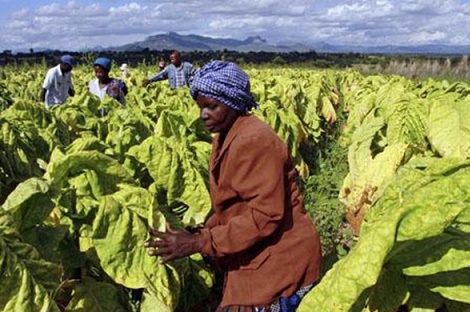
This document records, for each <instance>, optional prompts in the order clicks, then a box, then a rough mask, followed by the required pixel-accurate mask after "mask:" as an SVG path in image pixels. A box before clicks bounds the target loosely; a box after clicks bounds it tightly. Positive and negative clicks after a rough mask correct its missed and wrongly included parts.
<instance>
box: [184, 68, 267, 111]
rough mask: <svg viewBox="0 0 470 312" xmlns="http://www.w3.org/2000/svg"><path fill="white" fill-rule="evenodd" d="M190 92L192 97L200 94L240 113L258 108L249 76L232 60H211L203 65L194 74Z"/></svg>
mask: <svg viewBox="0 0 470 312" xmlns="http://www.w3.org/2000/svg"><path fill="white" fill-rule="evenodd" d="M190 92H191V96H192V97H193V99H196V96H197V95H198V94H201V95H202V96H205V97H210V98H214V99H216V100H218V101H220V102H222V103H223V104H225V105H227V106H228V107H230V108H231V109H234V110H236V111H238V112H242V113H246V112H248V111H250V110H251V109H252V108H258V104H257V103H256V101H255V99H254V97H253V95H252V94H251V92H250V78H249V77H248V75H247V74H246V73H245V72H244V71H243V70H241V69H240V68H239V67H238V66H237V64H235V63H232V62H225V61H212V62H210V63H208V64H206V65H205V66H203V67H202V68H201V69H200V70H198V71H197V72H196V73H195V74H194V78H193V81H192V84H191V90H190Z"/></svg>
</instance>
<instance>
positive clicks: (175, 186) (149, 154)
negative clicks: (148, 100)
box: [128, 137, 211, 225]
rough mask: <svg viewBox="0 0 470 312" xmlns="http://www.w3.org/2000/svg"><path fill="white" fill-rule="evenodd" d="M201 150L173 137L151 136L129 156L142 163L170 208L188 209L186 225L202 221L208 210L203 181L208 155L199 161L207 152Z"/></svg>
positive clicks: (205, 177) (184, 220)
mask: <svg viewBox="0 0 470 312" xmlns="http://www.w3.org/2000/svg"><path fill="white" fill-rule="evenodd" d="M205 145H207V144H205ZM200 147H201V145H200V144H199V145H195V144H191V142H188V141H185V140H183V141H180V140H177V139H176V138H156V137H151V138H149V139H147V140H145V141H144V142H143V143H142V144H141V145H140V146H138V147H135V148H133V149H132V150H131V151H129V153H128V154H129V155H131V156H132V157H135V158H136V159H137V160H138V161H139V162H140V163H142V164H145V166H146V167H147V168H148V171H149V173H150V175H151V176H152V178H153V179H154V181H155V184H156V186H157V188H158V189H164V190H166V191H167V194H166V197H167V201H168V206H169V207H171V206H175V205H181V203H182V204H185V205H186V206H188V207H189V209H188V210H187V211H185V213H184V215H183V222H184V223H185V224H186V225H189V224H197V223H201V222H203V221H204V219H205V217H206V215H207V213H208V212H209V210H210V207H211V204H210V196H209V191H208V188H207V185H206V180H205V179H207V176H208V174H207V172H208V169H207V167H208V162H206V161H205V160H206V159H207V157H208V156H206V158H204V159H200V158H198V156H199V155H201V153H205V152H206V151H207V149H203V150H200Z"/></svg>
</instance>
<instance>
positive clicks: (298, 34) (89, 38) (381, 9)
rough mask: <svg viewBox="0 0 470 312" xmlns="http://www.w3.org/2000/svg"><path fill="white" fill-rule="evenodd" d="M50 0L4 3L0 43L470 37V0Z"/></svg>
mask: <svg viewBox="0 0 470 312" xmlns="http://www.w3.org/2000/svg"><path fill="white" fill-rule="evenodd" d="M52 1H53V0H51V4H48V5H42V6H40V5H37V6H36V7H35V6H34V5H29V6H27V5H24V7H23V8H21V6H19V9H17V10H16V11H14V12H9V14H8V16H6V15H5V14H7V13H5V12H6V11H5V10H3V11H4V12H3V13H2V14H3V16H6V18H2V19H0V50H2V49H29V48H30V47H50V48H58V49H81V48H84V47H93V46H95V45H103V46H115V45H121V44H124V43H129V42H134V41H138V40H142V39H144V38H145V37H146V36H149V35H153V34H157V33H165V32H169V31H175V32H179V33H182V34H199V35H206V36H213V37H231V38H237V39H245V38H246V37H248V36H255V35H259V36H261V37H263V38H265V39H267V40H268V41H269V42H272V43H275V42H280V41H299V42H301V43H307V44H308V43H313V42H318V41H325V42H328V43H332V44H359V45H382V44H397V45H398V44H404V45H406V44H419V43H431V42H432V43H449V44H469V45H470V32H468V31H467V29H468V25H469V24H470V4H468V3H462V2H461V1H457V0H402V1H398V0H376V1H371V0H358V1H337V0H335V1H331V0H330V1H321V2H319V1H311V0H291V1H289V4H287V3H286V2H285V1H280V0H259V1H253V0H188V1H180V2H174V1H170V0H163V1H158V3H156V2H155V1H150V0H148V1H133V0H130V1H126V0H119V1H99V0H97V1H95V2H90V1H89V0H83V1H68V2H67V1H60V0H54V3H52ZM0 3H6V1H4V0H0ZM3 7H6V5H2V7H1V8H0V9H2V8H3ZM17 7H18V5H17Z"/></svg>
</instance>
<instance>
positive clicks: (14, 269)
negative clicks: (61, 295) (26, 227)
mask: <svg viewBox="0 0 470 312" xmlns="http://www.w3.org/2000/svg"><path fill="white" fill-rule="evenodd" d="M60 274H61V270H60V267H59V266H58V265H56V264H53V263H50V262H47V261H45V260H43V259H41V257H40V256H39V254H38V252H37V251H36V250H35V249H34V248H33V247H32V246H31V245H28V244H26V243H23V242H22V240H21V238H20V236H19V234H18V233H17V232H16V230H15V225H14V222H13V219H12V217H11V216H10V215H9V214H8V213H7V212H6V211H5V210H3V209H2V208H0V309H1V310H2V311H11V312H17V311H59V309H58V308H57V306H56V304H55V303H54V302H53V301H52V299H51V297H50V294H51V293H52V292H53V291H54V290H55V289H56V288H57V287H58V285H59V278H60Z"/></svg>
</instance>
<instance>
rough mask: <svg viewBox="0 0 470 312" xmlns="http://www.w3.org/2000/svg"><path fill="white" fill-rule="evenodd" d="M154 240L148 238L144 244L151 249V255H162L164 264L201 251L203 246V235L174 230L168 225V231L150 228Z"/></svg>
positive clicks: (149, 252)
mask: <svg viewBox="0 0 470 312" xmlns="http://www.w3.org/2000/svg"><path fill="white" fill-rule="evenodd" d="M150 235H152V236H154V237H155V239H154V240H148V241H146V242H145V244H144V246H145V247H146V248H154V249H153V250H152V249H149V251H148V254H149V255H150V256H162V257H163V258H162V261H161V263H162V264H165V263H167V262H169V261H172V260H175V259H179V258H183V257H186V256H189V255H192V254H194V253H197V252H200V251H201V248H202V240H201V236H199V235H198V234H190V233H187V232H183V231H178V230H174V229H173V228H171V227H170V225H168V226H167V231H166V232H159V231H154V230H150Z"/></svg>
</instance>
